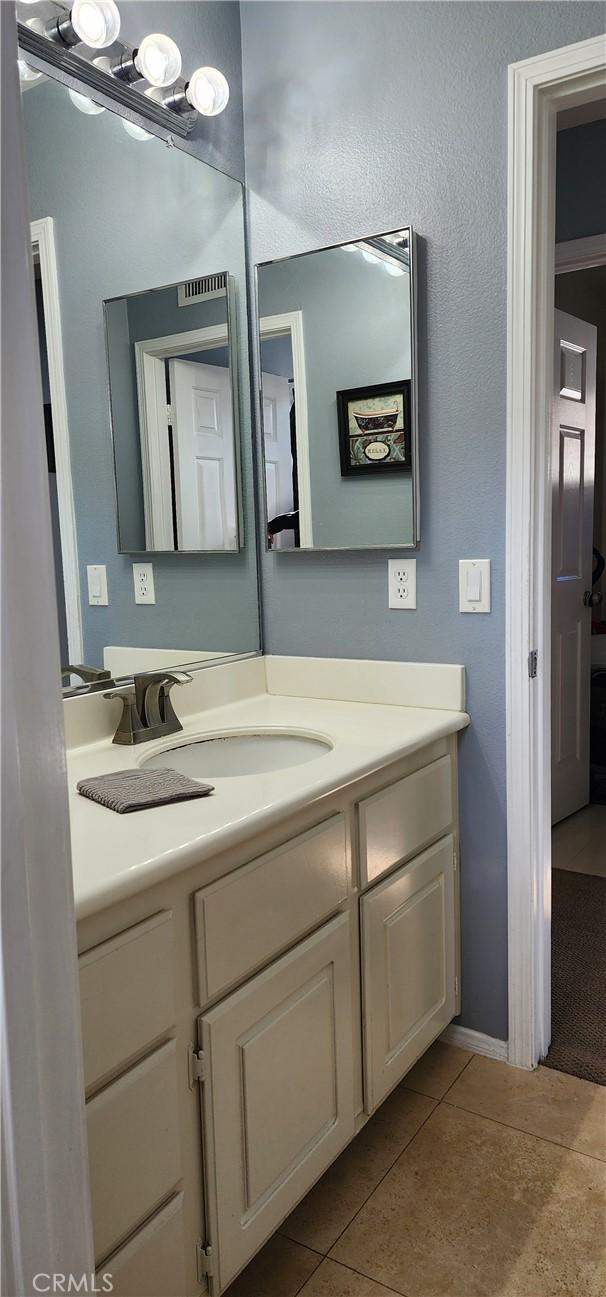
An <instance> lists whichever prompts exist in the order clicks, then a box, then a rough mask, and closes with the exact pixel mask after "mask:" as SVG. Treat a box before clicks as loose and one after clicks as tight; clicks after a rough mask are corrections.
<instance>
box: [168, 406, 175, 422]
mask: <svg viewBox="0 0 606 1297" xmlns="http://www.w3.org/2000/svg"><path fill="white" fill-rule="evenodd" d="M166 419H167V422H168V423H170V424H171V425H172V423H173V421H174V415H173V407H172V405H167V407H166Z"/></svg>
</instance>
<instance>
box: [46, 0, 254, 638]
mask: <svg viewBox="0 0 606 1297" xmlns="http://www.w3.org/2000/svg"><path fill="white" fill-rule="evenodd" d="M154 8H156V6H154ZM23 107H24V117H25V124H26V135H27V139H26V152H27V160H28V169H29V191H30V209H31V216H32V218H35V217H42V216H52V217H53V219H54V222H55V240H56V247H57V259H58V269H59V288H60V295H61V312H62V324H63V343H64V356H65V375H66V386H67V400H68V417H69V426H70V439H71V452H72V469H73V474H74V484H75V496H76V500H75V504H76V527H77V536H78V552H79V559H80V573H81V591H82V613H83V622H84V643H85V656H86V658H87V660H88V661H90V662H92V663H97V664H100V663H101V659H102V649H103V645H104V644H120V643H126V644H131V645H135V646H137V645H147V646H149V647H162V648H168V647H170V646H171V644H174V643H176V644H177V645H178V647H185V648H187V646H188V645H190V646H191V647H192V648H196V649H213V648H215V647H216V648H217V649H227V650H234V651H237V650H242V649H253V648H255V647H256V646H257V644H258V636H257V600H256V576H255V556H254V547H253V546H252V544H251V535H250V529H249V528H250V523H248V525H247V548H246V550H245V551H244V552H243V553H241V554H233V555H231V554H230V555H217V556H210V555H209V556H204V557H200V558H198V557H196V556H192V557H189V556H185V555H174V556H172V555H167V556H166V557H154V560H153V563H154V576H155V587H156V604H155V606H151V607H146V606H139V605H136V604H135V602H134V593H133V581H132V567H131V562H130V560H129V559H128V558H127V557H122V556H120V555H118V553H117V544H116V524H115V508H114V487H113V470H112V453H111V441H110V434H109V412H108V391H107V365H106V356H105V338H104V327H103V311H102V302H103V300H104V299H106V298H110V297H117V296H120V295H122V294H128V293H131V292H138V291H141V290H144V289H147V288H149V287H151V286H157V285H159V284H162V283H172V282H174V281H176V280H179V279H187V278H191V277H193V276H195V275H196V276H197V275H201V274H206V273H213V272H215V271H217V270H226V269H230V270H231V271H233V273H234V274H235V276H236V278H237V282H238V294H239V297H240V309H239V317H240V319H241V320H243V319H245V318H246V308H245V303H244V299H243V297H242V292H243V286H244V246H243V228H242V206H241V196H240V195H241V191H240V187H239V186H238V185H237V184H236V183H235V182H234V181H231V180H229V178H228V177H224V176H220V175H219V174H218V173H216V172H213V171H211V170H209V169H208V168H206V167H205V166H203V165H202V164H201V163H199V162H197V161H196V160H194V159H192V158H191V157H189V156H188V155H187V154H184V153H182V152H180V151H179V150H178V149H166V148H165V147H164V146H163V145H161V144H159V143H156V142H155V141H150V142H148V143H141V142H139V141H136V140H133V139H132V138H131V137H130V136H128V135H127V134H126V133H125V131H124V130H123V129H122V125H121V123H120V121H119V119H118V118H117V117H115V116H113V114H111V113H109V112H108V113H104V114H103V115H99V116H95V117H86V116H84V115H83V114H82V113H79V112H78V111H77V110H76V109H74V107H73V105H72V104H71V102H70V100H69V98H68V96H67V94H66V92H65V90H64V89H63V88H62V87H60V86H58V85H56V84H55V83H53V82H50V81H47V82H45V83H41V84H40V85H38V86H36V87H34V88H33V89H32V90H31V91H30V92H28V94H27V95H24V96H23ZM181 314H182V315H183V314H186V312H185V311H183V312H181ZM239 338H240V346H241V359H242V362H243V363H242V366H241V372H242V374H243V375H244V380H243V381H242V383H241V397H240V400H241V408H242V416H243V417H242V425H243V446H244V465H243V468H244V475H245V507H246V509H247V511H248V509H249V505H250V499H251V485H250V483H251V455H250V446H249V443H250V436H249V434H248V433H247V429H248V428H249V426H250V425H249V420H250V408H249V393H248V388H247V382H246V372H247V370H246V336H245V330H244V329H242V328H241V329H240V334H239ZM247 502H248V503H247ZM249 517H250V514H249ZM88 563H105V564H106V565H107V575H108V586H109V599H110V602H109V606H108V607H107V608H89V606H88V599H87V593H86V589H85V575H86V572H85V569H86V564H88Z"/></svg>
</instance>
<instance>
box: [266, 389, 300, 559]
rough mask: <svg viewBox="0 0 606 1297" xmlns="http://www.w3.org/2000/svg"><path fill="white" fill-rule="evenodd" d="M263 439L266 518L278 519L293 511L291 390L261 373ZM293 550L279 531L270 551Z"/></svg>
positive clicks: (290, 539) (290, 538) (290, 542)
mask: <svg viewBox="0 0 606 1297" xmlns="http://www.w3.org/2000/svg"><path fill="white" fill-rule="evenodd" d="M261 379H262V387H263V436H264V441H265V489H266V493H267V517H268V520H269V519H271V518H277V517H278V516H279V514H281V513H291V512H292V510H293V509H294V507H295V506H294V495H293V462H292V450H291V444H290V406H291V398H290V388H289V385H288V379H287V378H282V377H280V375H279V374H262V375H261ZM284 545H287V546H288V547H289V548H290V547H292V532H286V534H284V533H281V532H278V533H277V535H275V536H274V537H273V549H281V548H282V547H283V546H284Z"/></svg>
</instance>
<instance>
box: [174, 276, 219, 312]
mask: <svg viewBox="0 0 606 1297" xmlns="http://www.w3.org/2000/svg"><path fill="white" fill-rule="evenodd" d="M226 294H227V275H226V274H220V275H203V276H202V277H201V278H200V279H187V280H186V281H185V283H184V284H177V303H178V305H179V306H193V304H194V302H209V301H210V299H211V298H212V297H225V296H226Z"/></svg>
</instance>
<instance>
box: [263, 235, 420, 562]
mask: <svg viewBox="0 0 606 1297" xmlns="http://www.w3.org/2000/svg"><path fill="white" fill-rule="evenodd" d="M415 291H416V285H415V241H414V236H413V232H412V230H411V229H410V228H405V229H401V230H395V231H392V232H390V233H388V234H380V235H376V236H375V237H373V238H366V239H362V240H360V241H358V242H355V243H346V244H342V245H339V246H337V247H332V248H322V249H320V250H319V251H315V252H309V253H304V254H302V255H300V256H296V257H287V258H285V259H283V260H280V261H271V262H266V263H264V264H262V265H259V266H258V267H257V310H258V328H259V363H260V372H261V405H262V440H263V457H264V466H265V499H266V520H265V521H266V538H267V546H268V548H270V549H274V550H279V551H281V550H305V549H367V548H383V549H386V548H390V549H392V548H398V547H402V548H411V547H413V546H415V545H416V544H417V543H418V540H419V509H418V492H419V480H418V462H417V459H418V456H417V414H416V411H417V396H416V354H415V350H416V337H415V334H416V330H415Z"/></svg>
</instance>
